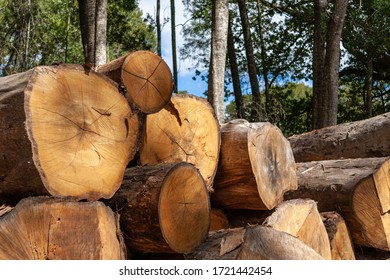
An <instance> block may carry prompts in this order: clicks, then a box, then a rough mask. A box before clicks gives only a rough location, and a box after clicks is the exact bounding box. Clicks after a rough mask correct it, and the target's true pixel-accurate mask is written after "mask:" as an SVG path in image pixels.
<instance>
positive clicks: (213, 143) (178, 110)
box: [139, 94, 221, 190]
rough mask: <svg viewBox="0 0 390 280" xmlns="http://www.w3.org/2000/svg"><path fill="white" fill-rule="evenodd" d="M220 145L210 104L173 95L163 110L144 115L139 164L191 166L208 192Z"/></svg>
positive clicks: (201, 100) (186, 96)
mask: <svg viewBox="0 0 390 280" xmlns="http://www.w3.org/2000/svg"><path fill="white" fill-rule="evenodd" d="M220 143H221V139H220V131H219V124H218V121H217V120H216V118H215V115H214V112H213V109H212V108H211V106H210V104H209V103H208V102H206V100H204V99H202V98H199V97H196V96H193V95H188V94H177V95H176V94H175V95H173V96H172V99H171V103H170V104H168V106H166V107H165V108H164V109H163V110H161V111H160V112H158V113H156V114H151V115H147V117H146V124H145V130H144V134H143V143H142V146H141V148H140V152H139V154H140V161H141V164H142V165H152V164H157V163H161V162H181V161H185V162H189V163H192V164H194V165H195V166H196V167H197V168H198V169H199V172H200V173H201V174H202V176H203V178H204V180H205V182H206V185H207V188H208V189H209V190H211V187H212V183H213V180H214V177H215V173H216V170H217V166H218V159H219V150H220V145H221V144H220Z"/></svg>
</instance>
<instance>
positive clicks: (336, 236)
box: [321, 211, 355, 260]
mask: <svg viewBox="0 0 390 280" xmlns="http://www.w3.org/2000/svg"><path fill="white" fill-rule="evenodd" d="M321 217H322V221H323V223H324V225H325V228H326V231H327V233H328V236H329V242H330V249H331V252H332V260H354V259H355V252H354V248H353V243H352V240H351V237H350V234H349V230H348V228H347V225H346V223H345V221H344V219H343V217H341V215H340V214H338V213H337V212H334V211H333V212H323V213H321Z"/></svg>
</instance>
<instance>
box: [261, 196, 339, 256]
mask: <svg viewBox="0 0 390 280" xmlns="http://www.w3.org/2000/svg"><path fill="white" fill-rule="evenodd" d="M263 225H264V226H268V227H272V228H274V229H276V230H279V231H284V232H286V233H289V234H291V235H292V236H295V237H296V238H298V239H299V240H301V241H302V242H303V243H305V244H306V245H308V246H309V247H311V248H313V249H314V251H316V252H317V253H318V254H320V255H321V256H322V257H323V258H324V259H325V260H330V259H332V255H331V251H330V243H329V239H328V234H327V232H326V229H325V226H324V224H323V222H322V218H321V216H320V213H319V212H318V209H317V205H316V202H315V201H314V200H311V199H293V200H289V201H285V202H283V203H281V204H280V205H279V206H278V207H277V208H276V209H275V212H274V213H272V215H271V216H269V217H268V218H267V219H266V220H265V221H264V223H263Z"/></svg>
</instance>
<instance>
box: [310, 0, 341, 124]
mask: <svg viewBox="0 0 390 280" xmlns="http://www.w3.org/2000/svg"><path fill="white" fill-rule="evenodd" d="M328 4H329V1H327V0H326V1H323V0H316V1H314V45H313V127H314V128H322V127H327V126H331V125H335V124H336V123H337V105H338V73H339V65H340V39H341V33H342V29H343V25H344V18H345V14H346V10H347V5H348V1H347V0H342V1H335V2H334V7H333V11H332V14H331V15H330V18H329V20H328V21H327V22H326V21H325V18H326V11H327V6H328Z"/></svg>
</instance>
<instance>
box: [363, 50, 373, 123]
mask: <svg viewBox="0 0 390 280" xmlns="http://www.w3.org/2000/svg"><path fill="white" fill-rule="evenodd" d="M372 73H373V65H372V58H371V57H369V58H367V64H366V78H365V82H364V92H365V100H364V105H365V109H366V116H367V118H371V117H372Z"/></svg>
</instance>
